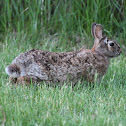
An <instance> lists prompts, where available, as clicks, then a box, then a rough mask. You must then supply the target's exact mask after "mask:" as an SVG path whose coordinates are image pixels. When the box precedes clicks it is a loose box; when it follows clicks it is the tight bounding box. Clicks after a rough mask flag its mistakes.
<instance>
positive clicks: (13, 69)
mask: <svg viewBox="0 0 126 126" xmlns="http://www.w3.org/2000/svg"><path fill="white" fill-rule="evenodd" d="M5 71H6V73H7V74H8V75H9V76H10V77H14V78H17V77H19V76H20V68H19V67H18V66H17V65H16V64H11V65H9V66H7V67H6V68H5Z"/></svg>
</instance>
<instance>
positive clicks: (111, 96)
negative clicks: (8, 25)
mask: <svg viewBox="0 0 126 126" xmlns="http://www.w3.org/2000/svg"><path fill="white" fill-rule="evenodd" d="M63 37H64V36H62V35H57V36H48V37H42V38H41V35H38V38H37V39H36V38H32V37H31V35H27V34H25V33H22V34H20V33H19V34H18V33H17V34H14V33H13V34H12V33H10V34H8V35H7V36H6V37H4V40H3V44H1V47H0V48H1V51H0V57H1V58H0V63H1V65H0V71H1V72H0V124H2V123H3V124H5V125H6V126H9V125H13V126H35V125H41V126H42V125H43V126H46V125H47V126H58V125H59V126H79V125H80V126H82V125H83V126H86V125H87V126H93V125H94V126H101V125H105V126H120V125H121V126H125V124H126V76H125V73H126V58H125V56H124V54H122V55H121V56H120V57H118V58H115V59H113V60H112V61H111V62H112V63H111V65H110V67H109V70H108V72H107V74H106V76H105V77H104V79H103V80H102V82H101V84H100V85H99V84H94V87H93V86H92V85H89V84H87V83H86V82H83V83H80V82H78V84H77V86H75V87H74V88H72V86H71V85H70V84H65V85H64V86H62V87H59V86H56V87H52V86H47V85H46V84H45V83H41V84H40V86H37V85H35V86H33V85H31V86H29V87H26V86H21V85H19V86H15V85H11V84H10V83H9V82H8V76H7V75H6V73H5V71H4V68H5V67H6V66H7V65H8V64H10V63H11V61H12V60H13V59H14V58H15V57H16V56H17V55H18V54H20V53H21V52H25V51H26V50H29V49H31V48H33V47H34V48H39V49H43V50H48V51H70V50H75V49H74V48H73V47H74V46H76V45H78V44H76V45H75V44H73V43H72V42H71V41H70V40H66V38H64V39H63ZM32 39H33V40H32ZM82 39H83V38H82ZM32 41H34V45H33V43H32ZM86 42H87V41H86ZM86 42H85V43H86ZM68 44H69V46H68ZM81 44H84V43H83V42H82V43H80V44H79V45H78V46H76V47H77V48H80V47H81V46H82V45H81ZM73 45H74V46H73ZM57 46H58V48H57ZM4 121H5V123H4Z"/></svg>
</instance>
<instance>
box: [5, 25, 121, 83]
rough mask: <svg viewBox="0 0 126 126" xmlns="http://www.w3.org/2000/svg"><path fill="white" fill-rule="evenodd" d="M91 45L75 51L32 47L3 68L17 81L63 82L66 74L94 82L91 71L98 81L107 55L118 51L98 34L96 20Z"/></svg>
mask: <svg viewBox="0 0 126 126" xmlns="http://www.w3.org/2000/svg"><path fill="white" fill-rule="evenodd" d="M91 31H92V35H93V36H94V38H95V40H94V46H93V48H92V49H91V50H90V49H80V50H78V51H75V52H64V53H57V52H48V51H42V50H37V49H33V50H30V51H27V52H25V53H22V54H20V55H19V56H18V57H16V58H15V59H14V60H13V61H12V64H11V65H9V66H7V67H6V69H5V71H6V73H7V74H8V75H9V76H10V77H11V78H16V79H17V83H19V82H21V83H24V81H27V82H29V81H30V80H31V79H32V80H33V81H37V82H38V81H47V82H53V83H55V82H65V81H66V80H67V78H69V80H70V81H72V82H76V81H78V80H79V79H81V78H83V79H85V80H86V81H89V82H94V81H95V74H96V73H97V75H98V76H97V79H98V81H99V82H100V80H101V78H102V77H103V75H105V73H106V71H107V69H108V66H109V64H110V58H113V57H117V56H119V55H120V53H121V49H120V46H119V44H117V43H116V42H115V41H114V40H110V39H108V38H107V37H106V36H103V35H102V32H103V28H102V26H101V25H100V24H96V23H93V24H92V28H91Z"/></svg>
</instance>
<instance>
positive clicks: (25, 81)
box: [17, 76, 32, 85]
mask: <svg viewBox="0 0 126 126" xmlns="http://www.w3.org/2000/svg"><path fill="white" fill-rule="evenodd" d="M31 83H32V78H30V77H28V76H21V77H19V78H17V84H23V85H24V84H25V85H29V84H31Z"/></svg>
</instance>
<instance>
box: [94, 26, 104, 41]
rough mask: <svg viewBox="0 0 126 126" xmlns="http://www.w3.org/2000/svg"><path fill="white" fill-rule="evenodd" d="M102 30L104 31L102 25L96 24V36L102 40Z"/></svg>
mask: <svg viewBox="0 0 126 126" xmlns="http://www.w3.org/2000/svg"><path fill="white" fill-rule="evenodd" d="M102 32H103V28H102V25H100V24H97V25H96V26H95V38H98V39H99V40H101V38H102Z"/></svg>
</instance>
